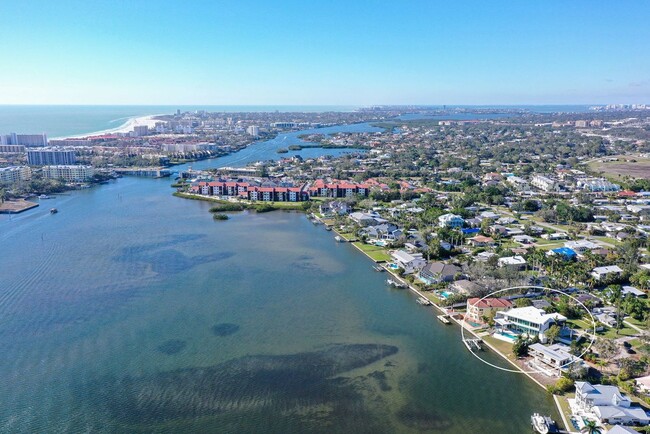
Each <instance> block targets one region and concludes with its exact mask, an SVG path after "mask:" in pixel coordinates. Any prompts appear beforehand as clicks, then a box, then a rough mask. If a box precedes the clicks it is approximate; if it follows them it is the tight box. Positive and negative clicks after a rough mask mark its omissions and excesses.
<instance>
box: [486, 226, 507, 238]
mask: <svg viewBox="0 0 650 434" xmlns="http://www.w3.org/2000/svg"><path fill="white" fill-rule="evenodd" d="M490 233H491V234H493V235H500V236H502V237H507V236H508V228H507V227H505V226H503V225H492V226H490Z"/></svg>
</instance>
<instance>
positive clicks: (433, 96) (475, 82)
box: [0, 0, 650, 106]
mask: <svg viewBox="0 0 650 434" xmlns="http://www.w3.org/2000/svg"><path fill="white" fill-rule="evenodd" d="M0 15H2V16H3V18H4V21H5V22H6V23H11V25H6V26H2V27H0V40H2V41H3V44H2V46H1V48H0V53H1V54H2V57H3V59H4V62H3V63H4V66H3V68H1V69H0V104H129V105H130V104H134V105H353V106H362V105H383V104H420V105H431V104H447V105H522V104H617V103H621V104H634V103H646V104H647V103H649V102H650V47H648V44H647V42H648V41H649V40H650V26H648V25H647V18H648V17H649V16H650V3H648V2H646V1H640V0H633V1H628V2H623V3H612V2H605V1H576V2H570V3H567V2H560V1H547V2H540V3H532V2H515V1H498V0H495V1H491V2H479V1H467V2H459V3H451V2H436V1H410V2H380V1H364V2H345V1H341V0H333V1H329V2H299V1H282V2H277V3H276V2H264V1H248V2H236V1H224V2H212V1H205V0H196V1H191V2H188V3H178V2H172V1H138V2H127V1H112V2H86V1H60V2H46V1H25V2H2V3H0Z"/></svg>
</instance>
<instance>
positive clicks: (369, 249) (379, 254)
mask: <svg viewBox="0 0 650 434" xmlns="http://www.w3.org/2000/svg"><path fill="white" fill-rule="evenodd" d="M352 244H353V245H354V246H355V247H357V248H358V249H359V250H361V251H362V252H363V253H365V254H366V255H368V256H369V257H370V258H371V259H372V260H373V261H376V262H386V261H390V255H388V253H387V252H386V249H384V248H383V247H379V246H374V245H372V244H364V243H361V242H358V241H357V242H354V243H352Z"/></svg>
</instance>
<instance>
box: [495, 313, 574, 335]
mask: <svg viewBox="0 0 650 434" xmlns="http://www.w3.org/2000/svg"><path fill="white" fill-rule="evenodd" d="M494 321H495V323H496V328H497V333H496V334H495V337H499V335H500V336H505V337H506V340H510V341H511V340H512V339H511V338H512V335H513V334H514V335H527V336H537V337H539V340H540V341H541V342H542V343H546V341H547V339H546V331H547V330H548V329H549V328H550V327H551V326H552V325H559V326H562V325H563V324H564V323H565V322H566V317H565V316H563V315H560V314H559V313H546V312H545V311H543V310H542V309H537V308H536V307H533V306H526V307H518V308H514V309H510V310H508V311H504V312H497V314H496V317H495V319H494ZM508 338H510V339H508Z"/></svg>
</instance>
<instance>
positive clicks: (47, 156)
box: [27, 148, 77, 166]
mask: <svg viewBox="0 0 650 434" xmlns="http://www.w3.org/2000/svg"><path fill="white" fill-rule="evenodd" d="M27 162H28V163H29V165H31V166H45V165H69V164H75V163H76V162H77V156H76V154H75V152H74V151H71V150H67V149H65V148H41V149H35V150H29V151H27Z"/></svg>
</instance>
